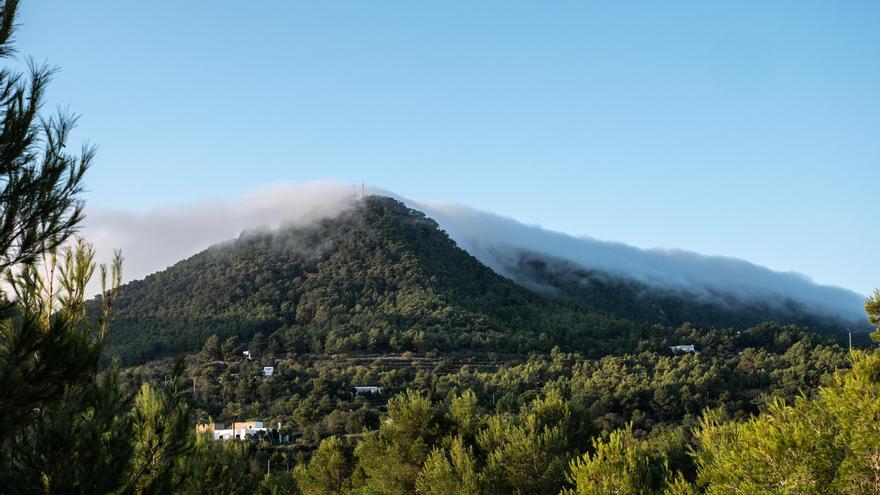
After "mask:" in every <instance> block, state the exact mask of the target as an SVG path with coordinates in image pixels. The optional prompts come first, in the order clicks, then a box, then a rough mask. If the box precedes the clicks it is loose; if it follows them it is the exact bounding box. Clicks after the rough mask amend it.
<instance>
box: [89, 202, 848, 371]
mask: <svg viewBox="0 0 880 495" xmlns="http://www.w3.org/2000/svg"><path fill="white" fill-rule="evenodd" d="M535 270H537V268H536V269H535ZM535 270H533V271H535ZM544 272H546V270H544ZM544 272H541V273H544ZM572 273H573V275H572V277H583V276H586V275H585V274H584V273H580V272H577V271H576V270H573V271H572ZM535 277H537V275H534V276H532V278H531V279H532V280H534V279H535ZM540 279H541V280H543V281H544V282H545V283H554V284H556V285H557V286H558V287H562V288H563V289H564V290H565V293H566V294H568V296H569V297H565V298H548V297H545V296H543V295H541V294H538V293H535V292H532V291H530V290H529V289H527V288H525V287H523V286H521V285H518V284H516V283H514V282H512V281H511V280H509V279H507V278H504V277H502V276H500V275H498V274H496V273H495V272H493V271H492V270H491V269H489V268H488V267H486V266H484V265H482V264H480V262H479V261H477V260H476V259H475V258H474V257H472V256H470V255H469V254H468V253H467V252H465V251H464V250H462V249H460V248H459V247H457V246H456V245H455V242H454V241H452V240H451V239H450V238H449V237H448V236H447V235H446V233H445V232H443V231H442V230H440V229H439V228H438V226H437V224H436V223H435V222H434V221H433V220H431V219H429V218H426V217H425V216H424V215H423V214H422V213H421V212H418V211H414V210H411V209H409V208H407V207H406V206H404V205H403V204H402V203H400V202H398V201H396V200H394V199H391V198H387V197H379V196H371V197H367V198H364V199H362V200H359V201H355V200H353V204H352V208H351V209H350V210H349V211H347V212H346V213H344V214H342V215H341V216H339V217H336V218H331V219H325V220H323V221H321V222H318V223H317V224H315V225H310V226H308V227H301V228H293V227H290V228H283V229H280V230H279V231H277V232H266V231H258V232H246V233H243V234H242V235H241V236H240V237H239V238H238V239H237V240H234V241H230V242H228V243H225V244H221V245H218V246H215V247H212V248H210V249H208V250H205V251H203V252H201V253H199V254H197V255H195V256H193V257H191V258H189V259H186V260H183V261H181V262H179V263H177V264H176V265H174V266H172V267H170V268H169V269H167V270H164V271H162V272H159V273H156V274H154V275H151V276H149V277H147V278H146V279H144V280H140V281H135V282H131V283H129V284H127V285H125V286H123V287H121V288H120V291H119V300H118V302H117V306H116V307H115V314H116V317H115V321H114V331H113V332H112V333H111V335H110V338H109V341H108V344H107V354H106V355H107V357H108V359H109V358H110V357H111V356H112V357H119V358H120V359H121V361H122V364H123V365H133V364H138V363H143V362H145V361H148V360H151V359H155V358H158V357H167V356H174V355H177V354H178V353H180V352H195V351H198V349H199V348H201V346H202V345H203V343H204V342H205V340H206V339H207V338H208V337H209V336H211V335H217V336H218V337H220V338H221V339H226V338H228V337H236V338H237V339H238V340H239V341H242V342H247V341H250V339H251V338H252V336H253V335H255V334H256V333H258V332H259V333H262V334H263V335H264V336H265V338H266V339H267V345H269V346H270V347H271V349H272V350H273V352H274V353H276V354H277V353H282V352H284V353H328V354H332V353H350V352H373V353H375V352H405V351H411V352H429V351H436V352H451V351H458V350H463V349H467V350H483V351H492V352H497V353H519V354H523V353H529V352H543V353H547V352H549V351H550V350H551V349H552V348H554V347H557V346H558V347H560V348H561V349H562V350H564V351H567V352H579V353H581V354H583V355H585V356H587V357H591V358H596V357H600V356H604V355H608V354H621V353H625V352H640V351H643V350H652V351H659V350H662V349H664V348H666V347H667V346H668V345H670V343H672V344H675V343H679V342H678V341H677V340H680V338H681V336H679V335H677V332H676V331H675V330H674V327H677V326H678V325H680V324H682V323H685V322H687V321H690V320H689V317H694V318H695V321H712V320H713V319H717V321H718V322H719V323H717V324H716V325H715V326H718V327H730V328H735V329H738V330H743V329H745V328H748V327H750V326H753V325H752V324H751V322H753V321H754V320H755V316H754V314H753V313H754V308H751V307H742V308H741V309H739V310H734V309H731V308H730V307H723V308H722V307H718V306H712V305H707V304H705V303H698V302H691V303H687V302H686V300H684V299H682V297H683V296H682V295H675V296H673V295H668V294H665V293H653V295H652V296H648V295H646V292H645V291H644V290H642V289H639V290H636V289H635V288H633V287H631V286H630V285H627V284H626V283H623V282H618V283H612V282H603V283H599V281H598V280H597V279H595V277H594V278H593V279H591V280H592V282H591V283H590V284H583V283H576V282H574V281H571V280H569V279H563V278H561V276H559V275H558V274H556V275H554V276H552V277H551V275H548V274H546V273H544V275H541V277H540ZM648 297H650V299H648V300H646V298H648ZM585 301H586V302H587V303H585ZM93 307H94V308H99V307H100V300H98V301H96V302H95V303H94V304H93ZM661 308H665V312H664V311H661V312H660V313H658V314H663V315H665V318H664V320H663V321H670V322H672V323H674V324H672V325H661V324H657V323H653V324H652V323H651V320H652V318H651V317H650V315H651V314H655V313H657V312H658V309H661ZM768 311H769V310H768ZM766 312H767V311H765V313H766ZM792 314H793V315H794V316H791V315H789V313H785V314H780V315H779V316H782V317H784V316H786V315H789V317H788V318H789V319H791V320H793V321H801V322H804V321H805V322H807V323H815V325H814V326H811V327H810V328H812V329H813V330H817V329H822V330H825V331H826V332H828V333H831V334H834V332H835V331H837V332H839V331H840V330H842V329H843V328H844V326H843V325H842V324H835V323H839V322H834V321H833V320H830V319H817V318H815V317H812V316H809V314H808V313H802V314H803V317H802V318H801V317H798V316H797V315H798V314H801V313H792ZM779 321H786V320H785V319H784V318H782V319H780V320H779ZM702 326H709V327H711V326H713V325H702ZM838 336H839V334H838Z"/></svg>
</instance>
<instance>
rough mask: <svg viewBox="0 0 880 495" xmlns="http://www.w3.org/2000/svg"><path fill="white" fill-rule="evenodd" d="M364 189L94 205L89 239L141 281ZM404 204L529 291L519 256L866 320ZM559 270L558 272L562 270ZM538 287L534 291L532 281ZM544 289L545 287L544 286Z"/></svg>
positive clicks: (833, 296) (308, 216) (819, 299)
mask: <svg viewBox="0 0 880 495" xmlns="http://www.w3.org/2000/svg"><path fill="white" fill-rule="evenodd" d="M359 189H360V187H355V186H352V185H347V184H342V183H339V182H333V181H322V182H308V183H299V184H278V185H273V186H270V187H267V188H263V189H260V190H256V191H253V192H250V193H248V194H246V195H243V196H241V197H239V198H236V199H234V200H230V201H205V202H199V203H190V204H180V205H169V206H165V207H162V208H158V209H154V210H150V211H147V212H131V211H123V210H109V209H101V208H90V209H89V210H88V216H87V219H86V222H85V229H84V235H85V237H87V238H88V239H89V240H91V241H92V242H94V243H95V244H96V247H97V248H98V250H99V253H101V254H104V255H106V254H109V253H110V252H112V250H113V249H116V248H119V249H122V250H123V253H124V255H125V257H126V279H127V280H133V279H138V278H142V277H144V276H146V275H148V274H150V273H153V272H156V271H157V270H161V269H164V268H165V267H167V266H170V265H172V264H173V263H175V262H177V261H179V260H181V259H183V258H185V257H187V256H190V255H192V254H193V253H195V252H198V251H200V250H202V249H205V248H207V247H208V246H211V245H213V244H216V243H220V242H223V241H226V240H228V239H231V238H234V237H237V236H238V235H239V234H240V233H241V232H242V231H246V230H252V229H258V228H263V229H266V228H268V229H275V228H278V227H280V226H283V225H293V226H304V225H308V224H310V223H312V222H314V221H315V220H319V219H323V218H332V217H335V216H337V215H339V214H340V213H341V212H343V211H346V210H347V209H349V208H351V207H352V205H354V204H356V201H357V197H358V195H359V193H360V192H361V191H360V190H359ZM366 192H367V193H368V194H383V195H389V196H393V197H397V198H398V199H401V200H403V201H404V202H405V203H407V204H408V205H409V206H410V207H412V208H415V209H418V210H421V211H423V212H424V213H425V214H426V215H427V216H429V217H431V218H433V219H434V220H436V221H437V222H438V224H439V225H440V227H441V228H442V229H444V230H445V231H446V232H447V233H448V234H449V235H450V237H451V238H452V239H453V240H455V241H456V242H457V243H458V244H459V245H460V246H461V247H462V248H464V249H465V250H466V251H468V252H469V253H470V254H471V255H473V256H474V257H476V258H477V259H479V260H480V261H481V262H482V263H484V264H486V265H488V266H489V267H491V268H492V269H493V270H495V271H496V272H498V273H500V274H502V275H505V276H508V277H510V278H513V279H514V280H517V281H519V282H521V283H525V284H526V285H529V280H527V279H523V277H522V274H521V273H515V272H514V267H516V266H517V265H518V263H519V260H520V258H521V257H522V256H524V255H528V256H531V257H534V256H535V255H536V253H537V254H539V255H541V254H543V255H546V259H547V260H548V262H550V263H553V262H554V261H553V260H561V261H564V262H565V263H562V264H560V265H559V267H558V268H559V269H562V268H564V267H567V266H577V267H582V268H584V269H586V270H592V271H597V272H601V273H604V274H607V275H608V276H611V277H621V278H625V279H631V280H633V281H637V282H638V283H640V284H644V285H645V286H649V287H656V288H661V289H671V290H674V291H678V292H683V293H687V294H691V295H692V296H694V297H697V298H701V299H703V300H706V301H709V302H712V303H715V304H723V305H731V304H738V303H740V302H746V303H751V302H755V301H760V302H762V303H764V304H771V305H772V304H776V305H778V306H779V307H787V306H789V305H790V304H791V303H792V302H794V303H796V304H797V305H798V306H800V307H801V308H806V309H807V310H809V311H812V312H816V313H821V314H827V315H830V316H834V317H839V318H841V319H844V320H846V321H851V322H853V323H854V324H857V323H859V322H863V321H864V310H863V304H864V296H862V295H860V294H858V293H856V292H853V291H850V290H847V289H843V288H839V287H830V286H823V285H819V284H816V283H815V282H813V281H812V280H811V279H810V278H809V277H807V276H805V275H802V274H799V273H794V272H777V271H773V270H771V269H769V268H766V267H762V266H759V265H756V264H754V263H750V262H748V261H745V260H741V259H736V258H732V257H722V256H704V255H701V254H698V253H694V252H689V251H684V250H680V249H674V248H672V249H640V248H636V247H633V246H629V245H626V244H623V243H618V242H609V241H601V240H597V239H592V238H587V237H575V236H571V235H568V234H564V233H560V232H554V231H550V230H546V229H543V228H541V227H537V226H530V225H526V224H523V223H520V222H517V221H516V220H514V219H510V218H505V217H502V216H498V215H495V214H492V213H488V212H484V211H479V210H476V209H473V208H469V207H467V206H462V205H456V204H449V203H439V202H430V201H420V200H412V199H407V198H402V197H400V196H398V195H395V194H393V193H390V192H388V191H384V190H381V189H376V188H368V189H367V190H366ZM557 271H558V270H557ZM532 285H533V288H536V284H532ZM537 288H539V289H540V287H537Z"/></svg>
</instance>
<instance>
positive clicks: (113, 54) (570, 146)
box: [18, 0, 880, 293]
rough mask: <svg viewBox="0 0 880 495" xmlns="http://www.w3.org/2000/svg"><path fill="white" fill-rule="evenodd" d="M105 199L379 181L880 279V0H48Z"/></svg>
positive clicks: (32, 8)
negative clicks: (879, 252) (95, 151)
mask: <svg viewBox="0 0 880 495" xmlns="http://www.w3.org/2000/svg"><path fill="white" fill-rule="evenodd" d="M21 24H22V26H21V30H20V32H19V36H18V40H19V51H20V52H21V54H27V55H32V56H34V57H35V58H36V59H37V60H47V61H49V62H50V63H52V64H55V65H58V66H60V67H61V69H62V71H61V72H60V73H59V74H58V76H57V78H56V80H55V82H54V84H53V85H52V87H51V89H50V97H51V100H52V103H51V104H52V105H53V106H54V105H55V104H64V105H67V104H69V105H70V108H71V109H72V110H73V111H75V112H77V113H80V114H82V118H81V121H80V128H79V132H78V134H77V138H78V139H83V138H87V139H89V140H90V141H92V142H94V143H96V144H98V145H99V147H100V151H99V155H98V161H97V164H96V165H95V167H94V168H93V170H92V171H91V173H90V175H89V177H88V186H89V189H90V191H89V193H88V196H87V199H88V201H89V202H90V204H93V205H98V206H103V207H115V208H123V209H131V210H145V209H148V208H152V207H157V206H162V205H166V204H169V203H181V202H188V201H193V200H199V199H205V198H228V197H234V196H237V195H238V194H240V193H241V192H244V191H247V190H250V189H254V188H258V187H261V186H264V185H266V184H271V183H275V182H281V181H292V182H298V181H306V180H313V179H328V178H329V179H337V180H340V181H345V182H350V181H352V180H361V179H365V180H366V181H368V183H370V184H374V185H377V186H381V187H384V188H387V189H389V190H392V191H395V192H397V193H398V194H401V195H405V196H408V197H415V198H424V199H434V200H445V201H453V202H458V203H464V204H467V205H470V206H473V207H476V208H480V209H484V210H489V211H493V212H496V213H499V214H503V215H507V216H511V217H514V218H516V219H518V220H521V221H524V222H528V223H534V224H540V225H543V226H544V227H547V228H551V229H556V230H561V231H564V232H568V233H572V234H586V235H590V236H593V237H596V238H600V239H608V240H617V241H623V242H627V243H630V244H633V245H636V246H640V247H653V246H662V247H680V248H685V249H690V250H695V251H698V252H702V253H705V254H722V255H728V256H735V257H740V258H745V259H748V260H751V261H754V262H756V263H759V264H763V265H766V266H768V267H771V268H774V269H777V270H795V271H799V272H802V273H805V274H808V275H809V276H811V277H813V278H814V279H815V280H817V281H818V282H821V283H830V284H836V285H841V286H844V287H848V288H851V289H854V290H857V291H860V292H863V293H866V292H868V291H869V290H871V289H873V288H874V287H875V286H880V264H878V263H876V261H875V259H874V256H872V255H873V254H875V253H876V249H875V248H874V247H875V246H877V245H878V244H880V230H878V229H877V228H876V226H877V224H876V219H877V217H878V213H880V206H878V202H877V200H876V198H875V196H874V194H875V192H874V188H875V186H876V185H877V184H878V183H880V3H878V2H811V1H803V0H801V1H792V2H765V1H755V2H745V1H742V2H726V3H724V4H721V3H720V2H583V1H582V2H510V1H503V2H500V1H499V2H458V3H453V2H310V3H305V2H302V3H300V2H286V1H277V2H270V1H259V2H237V3H233V2H221V1H210V2H208V1H186V2H170V1H167V2H165V1H154V2H120V1H118V0H117V1H99V0H91V1H88V2H69V1H62V0H46V1H40V2H26V3H25V5H24V7H23V12H22V18H21Z"/></svg>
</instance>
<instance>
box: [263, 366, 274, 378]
mask: <svg viewBox="0 0 880 495" xmlns="http://www.w3.org/2000/svg"><path fill="white" fill-rule="evenodd" d="M274 374H275V367H274V366H264V367H263V376H272V375H274Z"/></svg>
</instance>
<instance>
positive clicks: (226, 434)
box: [213, 421, 267, 440]
mask: <svg viewBox="0 0 880 495" xmlns="http://www.w3.org/2000/svg"><path fill="white" fill-rule="evenodd" d="M231 426H232V428H228V429H223V430H214V431H213V433H214V435H213V436H214V440H233V439H234V440H244V439H246V438H247V437H248V435H250V436H252V437H255V436H257V435H259V434H260V432H261V431H262V432H263V433H265V432H266V431H267V430H266V428H265V427H264V426H263V422H262V421H241V422H238V421H237V422H234V423H232V425H231Z"/></svg>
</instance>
